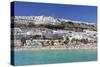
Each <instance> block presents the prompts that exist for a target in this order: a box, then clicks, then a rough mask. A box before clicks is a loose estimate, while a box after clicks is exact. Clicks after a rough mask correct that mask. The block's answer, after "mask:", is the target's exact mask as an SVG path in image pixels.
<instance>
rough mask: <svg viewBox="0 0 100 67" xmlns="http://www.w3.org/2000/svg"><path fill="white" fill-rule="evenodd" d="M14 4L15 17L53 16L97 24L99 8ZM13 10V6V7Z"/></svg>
mask: <svg viewBox="0 0 100 67" xmlns="http://www.w3.org/2000/svg"><path fill="white" fill-rule="evenodd" d="M13 3H14V16H41V15H43V16H52V17H55V18H63V19H70V20H75V21H84V22H90V23H96V22H97V7H96V6H82V5H69V4H50V3H36V2H19V1H15V2H13ZM11 8H13V6H12V7H11Z"/></svg>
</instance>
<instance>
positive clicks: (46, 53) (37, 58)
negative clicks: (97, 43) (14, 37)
mask: <svg viewBox="0 0 100 67" xmlns="http://www.w3.org/2000/svg"><path fill="white" fill-rule="evenodd" d="M96 60H97V51H96V50H42V51H41V50H40V51H15V52H14V65H33V64H51V63H66V62H83V61H96Z"/></svg>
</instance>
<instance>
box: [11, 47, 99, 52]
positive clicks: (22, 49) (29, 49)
mask: <svg viewBox="0 0 100 67" xmlns="http://www.w3.org/2000/svg"><path fill="white" fill-rule="evenodd" d="M41 50H97V47H95V48H47V47H41V48H39V47H38V48H27V47H22V48H14V49H13V50H11V51H41Z"/></svg>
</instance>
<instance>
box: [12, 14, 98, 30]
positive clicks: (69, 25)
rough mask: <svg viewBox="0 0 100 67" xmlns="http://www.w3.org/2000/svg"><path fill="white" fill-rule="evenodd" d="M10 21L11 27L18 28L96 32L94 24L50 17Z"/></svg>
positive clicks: (16, 18) (19, 17)
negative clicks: (87, 30)
mask: <svg viewBox="0 0 100 67" xmlns="http://www.w3.org/2000/svg"><path fill="white" fill-rule="evenodd" d="M11 20H12V27H20V28H26V27H27V28H32V27H36V28H38V27H42V28H48V29H66V30H74V31H82V30H84V29H89V30H93V31H97V25H96V24H92V23H88V22H81V21H72V20H66V19H62V18H55V17H51V16H15V17H12V18H11Z"/></svg>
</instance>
